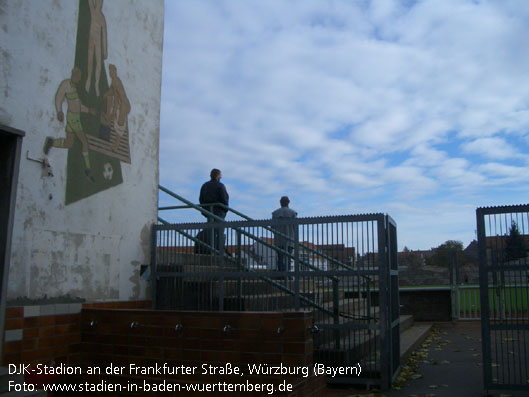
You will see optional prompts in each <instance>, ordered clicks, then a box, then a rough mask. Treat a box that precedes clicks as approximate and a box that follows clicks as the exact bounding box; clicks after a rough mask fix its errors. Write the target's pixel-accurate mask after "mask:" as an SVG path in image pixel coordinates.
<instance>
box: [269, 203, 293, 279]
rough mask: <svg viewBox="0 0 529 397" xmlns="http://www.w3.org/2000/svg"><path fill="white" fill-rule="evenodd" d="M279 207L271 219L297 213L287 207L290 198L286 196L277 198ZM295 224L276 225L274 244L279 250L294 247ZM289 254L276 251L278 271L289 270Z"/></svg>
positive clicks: (291, 249) (288, 217) (284, 217)
mask: <svg viewBox="0 0 529 397" xmlns="http://www.w3.org/2000/svg"><path fill="white" fill-rule="evenodd" d="M279 204H281V208H278V209H277V210H275V211H274V212H272V219H284V220H287V219H292V218H295V217H296V216H297V215H298V213H297V212H296V211H294V210H293V209H291V208H288V204H290V200H289V198H288V197H287V196H283V197H281V200H279ZM294 228H295V226H294V225H292V224H290V225H288V224H286V225H281V226H276V230H277V231H278V232H279V233H276V234H275V236H274V244H275V246H276V247H278V248H280V249H281V250H284V251H288V252H290V253H291V252H292V251H293V249H294V237H295V235H294V232H295V230H294ZM289 268H290V256H288V255H286V254H283V253H282V252H279V251H278V253H277V270H279V271H280V272H284V271H285V270H286V271H289V270H290V269H289Z"/></svg>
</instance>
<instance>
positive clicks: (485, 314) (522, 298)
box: [476, 205, 529, 390]
mask: <svg viewBox="0 0 529 397" xmlns="http://www.w3.org/2000/svg"><path fill="white" fill-rule="evenodd" d="M476 218H477V231H478V244H479V260H480V266H479V274H480V302H481V326H482V349H483V381H484V386H485V389H486V390H503V389H505V390H529V316H528V307H529V292H528V291H529V261H528V258H527V254H528V252H527V249H528V248H529V205H519V206H504V207H492V208H478V209H477V210H476Z"/></svg>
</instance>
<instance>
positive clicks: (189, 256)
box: [152, 214, 400, 388]
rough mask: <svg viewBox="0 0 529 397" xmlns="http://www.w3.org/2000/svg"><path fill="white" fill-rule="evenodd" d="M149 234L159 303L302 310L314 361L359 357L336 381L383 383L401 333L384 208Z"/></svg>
mask: <svg viewBox="0 0 529 397" xmlns="http://www.w3.org/2000/svg"><path fill="white" fill-rule="evenodd" d="M152 238H153V246H154V247H156V248H155V249H154V250H153V258H152V264H153V267H152V282H153V285H152V291H153V302H154V305H155V307H156V308H157V309H179V310H230V311H298V310H310V311H312V312H313V318H314V326H313V328H312V330H313V332H314V337H313V338H314V362H317V363H322V364H326V365H331V366H333V367H337V366H342V367H346V366H356V365H358V364H360V365H361V368H362V371H361V375H360V377H358V376H356V375H348V376H343V377H336V378H333V380H334V381H336V382H340V383H342V382H343V383H356V384H367V385H378V386H381V387H383V388H388V387H389V386H390V384H391V381H392V378H393V377H394V376H395V374H396V372H397V371H398V369H399V360H400V341H399V297H398V271H397V231H396V225H395V223H394V222H393V220H392V219H391V218H390V217H389V216H387V215H383V214H373V215H351V216H336V217H319V218H296V219H289V220H277V219H276V220H262V221H255V220H245V221H233V222H209V223H208V222H206V223H188V224H172V225H156V226H155V227H154V228H153V234H152ZM285 241H288V243H285ZM279 264H284V266H285V270H278V269H281V266H278V265H279ZM373 294H378V295H379V299H378V301H379V305H378V306H374V305H373V303H372V302H374V301H375V299H373V301H372V300H371V298H372V296H373Z"/></svg>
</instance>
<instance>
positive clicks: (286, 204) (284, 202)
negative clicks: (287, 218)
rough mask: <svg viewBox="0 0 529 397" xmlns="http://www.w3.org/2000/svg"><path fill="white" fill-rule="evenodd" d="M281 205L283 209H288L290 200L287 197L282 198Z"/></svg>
mask: <svg viewBox="0 0 529 397" xmlns="http://www.w3.org/2000/svg"><path fill="white" fill-rule="evenodd" d="M279 203H280V204H281V207H288V204H289V203H290V200H289V199H288V197H287V196H283V197H281V200H279Z"/></svg>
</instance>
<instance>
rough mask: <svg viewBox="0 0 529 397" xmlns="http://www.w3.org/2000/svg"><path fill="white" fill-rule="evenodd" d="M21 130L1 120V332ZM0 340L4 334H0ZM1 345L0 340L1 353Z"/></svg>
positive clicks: (2, 330)
mask: <svg viewBox="0 0 529 397" xmlns="http://www.w3.org/2000/svg"><path fill="white" fill-rule="evenodd" d="M24 135H25V134H24V132H23V131H20V130H17V129H14V128H11V127H7V126H4V125H2V124H0V288H1V291H0V332H2V335H3V334H4V320H5V305H6V294H7V278H8V274H9V258H10V257H11V233H12V230H13V218H14V215H15V199H16V190H17V189H16V187H17V181H18V167H19V164H20V151H21V147H22V138H23V137H24ZM2 340H3V338H2ZM2 349H3V346H2V344H0V355H1V354H2Z"/></svg>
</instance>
